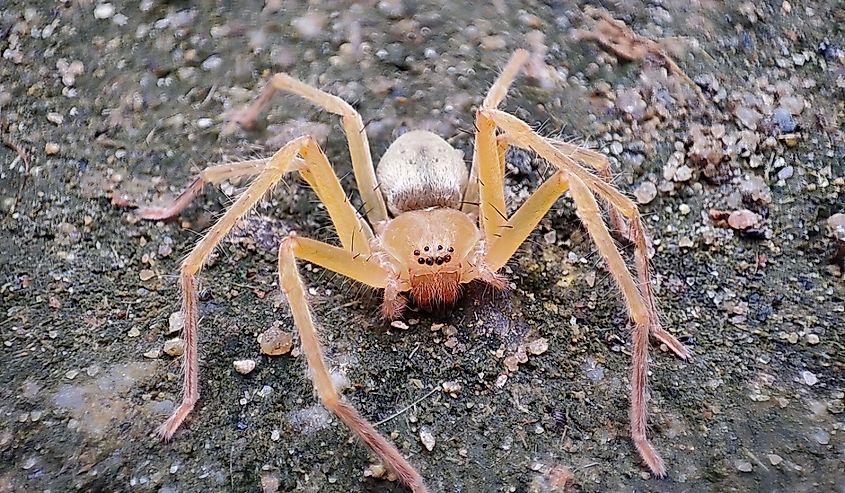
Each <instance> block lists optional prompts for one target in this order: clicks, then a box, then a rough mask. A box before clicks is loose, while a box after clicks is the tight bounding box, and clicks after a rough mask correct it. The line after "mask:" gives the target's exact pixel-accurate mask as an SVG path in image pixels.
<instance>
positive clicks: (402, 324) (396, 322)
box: [390, 320, 408, 330]
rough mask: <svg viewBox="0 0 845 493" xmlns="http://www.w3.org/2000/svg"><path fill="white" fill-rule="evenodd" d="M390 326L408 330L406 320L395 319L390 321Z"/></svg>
mask: <svg viewBox="0 0 845 493" xmlns="http://www.w3.org/2000/svg"><path fill="white" fill-rule="evenodd" d="M390 326H391V327H393V328H394V329H399V330H408V324H406V323H405V322H403V321H401V320H394V321H392V322H390Z"/></svg>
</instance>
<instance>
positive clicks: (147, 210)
mask: <svg viewBox="0 0 845 493" xmlns="http://www.w3.org/2000/svg"><path fill="white" fill-rule="evenodd" d="M267 161H268V160H267V159H251V160H249V161H239V162H235V163H226V164H217V165H214V166H209V167H208V168H205V169H204V170H202V171H200V174H199V175H197V177H196V178H194V181H192V182H191V184H190V185H188V188H186V189H185V190H184V191H183V192H182V193H181V194H179V196H178V197H176V199H175V200H174V201H173V202H172V203H171V204H170V205H168V206H166V207H139V208H138V209H137V210H136V211H135V214H137V215H138V216H140V217H141V218H143V219H151V220H164V219H170V218H172V217H175V216H177V215H178V214H179V213H180V212H182V211H183V210H184V209H185V208H186V207H188V205H190V203H191V202H192V201H193V200H194V199H195V198H196V197H197V195H199V194H200V192H202V189H203V188H204V187H205V186H206V185H208V184H215V185H216V184H219V183H223V182H224V181H225V180H230V179H232V178H240V177H245V176H254V175H257V174H258V173H261V171H262V170H263V169H264V168H265V166H266V165H267Z"/></svg>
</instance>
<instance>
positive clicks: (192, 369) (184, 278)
mask: <svg viewBox="0 0 845 493" xmlns="http://www.w3.org/2000/svg"><path fill="white" fill-rule="evenodd" d="M309 139H310V138H309V137H300V138H298V139H294V140H292V141H290V142H288V143H287V144H286V145H285V146H284V147H282V148H281V149H279V151H278V152H276V154H274V155H273V157H271V158H270V159H269V161H267V163H266V164H265V166H264V168H263V171H262V172H261V174H260V175H259V176H258V178H256V179H255V181H254V182H253V183H252V184H251V185H250V186H249V188H248V189H247V190H246V191H245V192H244V193H243V194H241V196H240V197H239V198H238V200H236V201H235V203H234V204H233V205H232V207H230V208H229V210H228V211H226V214H224V215H223V217H222V218H221V219H220V220H219V221H218V222H217V223H216V224H215V225H214V226H212V227H211V230H210V231H209V232H208V233H207V234H206V235H205V236H204V237H203V239H202V240H200V242H199V243H198V244H197V246H195V247H194V249H193V250H192V251H191V253H190V254H189V255H188V257H187V258H186V259H185V260H184V261H183V262H182V267H181V271H180V275H179V280H180V288H181V291H182V314H183V316H184V318H185V326H184V328H183V329H182V334H183V339H184V341H185V354H184V356H183V365H184V377H183V379H184V380H183V395H182V402H181V403H180V404H179V406H178V407H177V408H176V409H175V410H174V411H173V414H172V415H171V416H170V417H169V418H168V419H167V421H165V422H164V424H162V425H161V426H160V427H159V429H158V433H159V434H160V435H161V436H162V438H164V439H165V440H169V439H170V438H171V437H172V436H173V434H174V433H176V430H177V429H178V428H179V426H180V425H181V424H182V422H183V421H184V420H185V418H186V417H187V416H188V414H189V413H190V412H191V410H192V409H193V408H194V405H195V404H196V403H197V400H198V399H199V361H198V360H199V358H198V354H197V331H198V325H199V322H198V320H199V309H198V307H197V280H196V275H197V273H198V272H199V271H200V269H201V268H202V266H203V264H204V263H205V261H206V259H208V256H209V255H210V254H211V252H212V251H213V250H214V248H215V247H216V246H217V245H218V244H219V243H220V241H221V240H222V239H223V237H225V236H226V234H228V233H229V231H230V230H231V229H232V227H234V225H235V223H236V222H237V221H238V219H240V218H241V217H242V216H243V215H245V214H246V213H247V212H249V211H250V210H251V209H252V208H253V207H254V206H255V204H257V203H258V201H259V200H260V199H261V197H263V196H264V195H265V194H266V193H267V192H268V191H270V190H271V189H272V188H273V187H274V186H275V185H276V183H278V182H279V180H280V179H281V178H282V176H284V174H285V173H287V171H288V170H289V169H290V168H291V166H292V164H293V163H294V159H295V158H296V154H297V153H298V152H299V150H300V149H301V148H302V146H303V145H304V144H305V143H306V142H307V141H308V140H309Z"/></svg>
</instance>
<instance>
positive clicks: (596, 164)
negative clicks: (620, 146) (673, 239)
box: [546, 138, 634, 242]
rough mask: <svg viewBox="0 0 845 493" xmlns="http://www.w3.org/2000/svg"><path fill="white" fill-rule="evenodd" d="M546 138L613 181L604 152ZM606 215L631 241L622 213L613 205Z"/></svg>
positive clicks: (601, 175)
mask: <svg viewBox="0 0 845 493" xmlns="http://www.w3.org/2000/svg"><path fill="white" fill-rule="evenodd" d="M546 140H547V141H548V142H549V143H550V144H552V145H553V146H555V147H556V148H558V149H560V151H561V152H563V153H564V154H565V155H567V156H569V157H571V158H572V159H574V160H576V161H580V162H582V163H585V164H587V165H588V166H590V167H591V168H593V169H594V170H596V174H598V176H599V177H600V178H601V179H602V180H604V181H605V182H607V183H612V182H613V175H612V174H611V170H610V161H609V160H608V159H607V156H605V155H604V154H602V153H600V152H596V151H593V150H591V149H586V148H584V147H581V146H577V145H574V144H570V143H568V142H563V141H562V140H558V139H548V138H547V139H546ZM608 215H609V216H610V224H611V226H612V227H613V229H614V230H615V232H616V233H617V234H619V235H621V236H622V237H623V238H625V239H626V240H628V241H630V242H633V241H634V239H633V237H632V236H631V230H630V228H628V225H627V224H625V221H624V220H623V219H622V214H620V213H619V211H617V210H616V209H615V208H614V207H609V208H608Z"/></svg>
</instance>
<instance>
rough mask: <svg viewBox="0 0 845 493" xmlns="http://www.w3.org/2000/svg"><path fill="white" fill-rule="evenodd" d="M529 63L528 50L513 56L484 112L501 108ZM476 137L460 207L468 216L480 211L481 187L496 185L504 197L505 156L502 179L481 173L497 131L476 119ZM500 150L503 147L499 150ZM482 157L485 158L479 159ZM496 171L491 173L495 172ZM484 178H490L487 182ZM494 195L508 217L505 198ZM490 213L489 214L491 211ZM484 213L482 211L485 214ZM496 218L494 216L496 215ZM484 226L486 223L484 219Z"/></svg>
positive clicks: (501, 160)
mask: <svg viewBox="0 0 845 493" xmlns="http://www.w3.org/2000/svg"><path fill="white" fill-rule="evenodd" d="M527 61H528V52H527V51H525V50H516V51H515V52H514V53H513V55H511V58H510V60H508V63H507V64H506V65H505V68H504V69H502V73H501V74H500V75H499V78H498V79H496V82H495V83H493V86H492V87H491V88H490V91H488V93H487V96H486V97H485V98H484V102H483V103H482V105H481V107H482V108H489V109H495V108H497V107H498V106H499V104H501V102H502V100H504V99H505V95H506V94H507V92H508V88H509V87H510V86H511V84H513V81H514V79H516V76H517V75H518V74H519V71H520V69H521V68H522V66H523V65H525V62H527ZM475 126H476V133H475V150H474V151H473V154H472V168H470V173H469V181H468V182H467V187H466V190H465V191H464V201H463V202H464V203H463V206H462V207H461V210H462V211H464V212H467V213H475V212H477V211H478V210H479V206H478V204H479V202H481V201H482V200H483V197H481V196H480V195H479V187H482V188H483V187H491V188H493V189H495V187H496V185H495V183H494V182H496V183H499V194H501V196H502V197H504V184H503V183H502V181H503V179H504V172H505V162H504V153H501V154H500V158H501V159H500V161H499V165H500V169H501V171H499V172H498V174H500V175H501V178H498V179H495V178H494V179H493V180H492V181H490V179H489V177H486V176H482V175H481V174H480V173H479V172H480V166H481V165H482V163H481V160H482V159H487V158H489V157H490V156H492V155H493V154H492V153H493V152H495V151H494V149H495V147H494V144H493V143H492V142H494V140H495V136H496V127H495V125H494V126H490V125H489V122H479V121H478V118H476V125H475ZM499 149H501V147H499ZM479 153H481V154H482V156H480V155H479ZM492 171H493V170H491V172H492ZM485 178H488V179H487V180H485ZM488 195H491V197H490V199H491V200H493V203H494V204H495V206H496V207H500V212H501V213H502V214H505V212H506V211H505V210H504V198H502V199H501V200H499V198H498V196H497V195H496V192H495V191H493V192H491V193H488ZM488 212H490V211H489V210H488ZM483 213H484V211H482V214H483ZM493 213H494V214H496V213H495V212H493ZM482 222H483V219H482Z"/></svg>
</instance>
